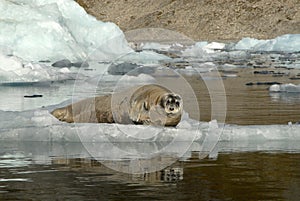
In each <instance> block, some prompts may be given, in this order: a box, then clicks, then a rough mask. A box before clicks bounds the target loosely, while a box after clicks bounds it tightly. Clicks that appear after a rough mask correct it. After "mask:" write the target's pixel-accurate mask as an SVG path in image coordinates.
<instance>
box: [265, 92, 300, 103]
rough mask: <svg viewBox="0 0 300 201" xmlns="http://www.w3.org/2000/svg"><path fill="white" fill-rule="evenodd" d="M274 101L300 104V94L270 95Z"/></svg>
mask: <svg viewBox="0 0 300 201" xmlns="http://www.w3.org/2000/svg"><path fill="white" fill-rule="evenodd" d="M270 96H271V98H272V100H273V101H276V102H278V101H280V102H284V103H300V93H270Z"/></svg>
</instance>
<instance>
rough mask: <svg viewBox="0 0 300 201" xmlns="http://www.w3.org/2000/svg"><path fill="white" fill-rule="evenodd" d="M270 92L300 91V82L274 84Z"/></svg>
mask: <svg viewBox="0 0 300 201" xmlns="http://www.w3.org/2000/svg"><path fill="white" fill-rule="evenodd" d="M269 91H270V92H287V93H300V84H299V85H295V84H292V83H289V84H273V85H272V86H270V88H269Z"/></svg>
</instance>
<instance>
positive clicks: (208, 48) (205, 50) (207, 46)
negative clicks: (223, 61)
mask: <svg viewBox="0 0 300 201" xmlns="http://www.w3.org/2000/svg"><path fill="white" fill-rule="evenodd" d="M224 48H225V44H224V43H217V42H212V43H208V42H197V43H196V44H195V45H193V46H191V47H190V48H187V49H186V50H184V51H183V52H182V55H183V56H191V57H197V56H203V55H206V54H212V53H215V52H218V51H219V50H222V49H224Z"/></svg>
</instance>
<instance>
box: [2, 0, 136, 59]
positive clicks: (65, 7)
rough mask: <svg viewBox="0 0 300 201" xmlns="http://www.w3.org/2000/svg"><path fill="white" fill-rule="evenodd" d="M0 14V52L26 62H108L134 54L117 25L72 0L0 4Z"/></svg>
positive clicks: (42, 0) (25, 0)
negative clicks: (93, 14) (95, 15)
mask: <svg viewBox="0 0 300 201" xmlns="http://www.w3.org/2000/svg"><path fill="white" fill-rule="evenodd" d="M0 13H1V19H0V27H1V29H0V49H2V51H0V52H4V53H8V52H9V53H10V54H13V55H15V56H18V57H21V58H22V59H24V60H27V61H39V60H50V61H57V60H61V59H69V60H71V61H78V60H85V59H86V58H87V57H89V58H93V57H95V58H97V59H98V60H100V59H102V60H111V59H114V58H116V57H118V56H120V55H123V54H127V53H129V52H132V51H133V50H132V49H131V48H130V47H129V46H128V44H127V41H126V39H125V36H124V34H123V32H122V31H121V30H120V29H119V27H118V26H116V25H115V24H113V23H104V22H101V21H98V20H96V18H94V17H92V16H90V15H88V14H87V13H86V12H85V10H84V9H83V8H82V7H80V6H79V5H78V4H77V3H76V2H75V1H73V0H47V1H46V0H11V1H0ZM91 55H92V56H91Z"/></svg>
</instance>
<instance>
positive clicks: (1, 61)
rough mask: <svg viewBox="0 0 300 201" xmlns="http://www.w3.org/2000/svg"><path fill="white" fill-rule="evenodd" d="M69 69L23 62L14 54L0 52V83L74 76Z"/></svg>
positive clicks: (49, 79) (64, 78) (60, 78)
mask: <svg viewBox="0 0 300 201" xmlns="http://www.w3.org/2000/svg"><path fill="white" fill-rule="evenodd" d="M75 76H76V75H75V74H73V73H72V72H71V71H70V70H69V69H66V68H62V69H57V68H52V67H49V66H46V65H44V64H38V63H23V61H22V60H21V59H20V58H18V57H15V56H4V55H2V54H0V78H1V79H0V84H8V83H28V82H45V81H58V80H66V79H71V78H72V77H73V79H74V78H75Z"/></svg>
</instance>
